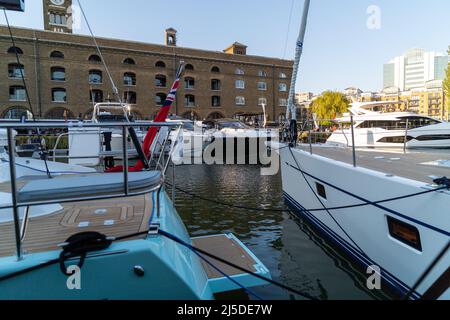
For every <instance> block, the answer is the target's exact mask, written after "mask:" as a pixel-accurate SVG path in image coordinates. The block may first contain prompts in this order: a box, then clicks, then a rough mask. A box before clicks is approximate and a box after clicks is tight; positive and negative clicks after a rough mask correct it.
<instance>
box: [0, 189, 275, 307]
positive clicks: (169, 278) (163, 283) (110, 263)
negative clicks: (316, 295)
mask: <svg viewBox="0 0 450 320" xmlns="http://www.w3.org/2000/svg"><path fill="white" fill-rule="evenodd" d="M153 196H154V197H156V193H155V194H154V195H153ZM154 210H155V209H154ZM155 211H156V210H155ZM154 223H159V224H160V228H161V230H164V231H166V232H169V233H171V234H173V235H175V236H176V237H178V238H180V239H181V240H183V241H184V242H187V243H192V240H191V238H190V237H189V234H188V232H187V230H186V228H185V226H184V224H183V222H182V220H181V218H180V217H179V215H178V213H177V212H176V210H175V208H174V207H173V204H172V202H171V201H170V199H169V198H168V197H167V195H166V193H165V192H161V193H160V218H159V219H158V218H157V216H156V212H154V214H153V218H152V221H149V225H150V224H154ZM228 237H230V238H233V239H235V240H236V241H238V240H237V239H236V238H235V237H234V236H232V235H228ZM239 244H240V245H241V247H242V248H243V249H244V250H245V251H246V252H247V253H248V254H249V255H251V256H252V257H253V258H254V261H256V264H255V266H254V268H255V270H257V273H258V274H259V275H262V276H265V277H268V278H270V272H269V270H268V269H267V268H266V267H265V266H264V264H263V263H262V262H261V261H260V260H258V258H256V257H255V256H254V255H253V254H252V253H251V252H250V250H249V249H248V248H246V247H245V246H244V245H243V244H242V243H241V242H239ZM213 253H214V252H213ZM59 254H60V252H59V251H51V252H44V253H36V254H29V255H25V257H24V259H23V260H21V261H17V258H16V257H5V258H0V277H2V276H5V275H8V274H11V273H14V272H17V271H20V270H24V269H27V268H30V267H33V266H35V265H38V264H41V263H44V262H46V261H50V260H53V259H56V258H58V257H59ZM77 262H78V261H77V260H74V261H68V262H67V266H70V265H75V264H76V263H77ZM136 267H138V269H139V270H140V271H141V272H140V273H137V272H135V271H136ZM232 278H233V279H235V280H236V281H238V282H239V283H240V284H242V285H243V286H246V287H253V286H260V285H265V284H267V283H265V282H264V281H262V280H260V279H257V278H255V277H254V276H251V275H249V274H239V275H234V276H232ZM70 280H71V279H70V278H68V277H67V276H66V275H64V274H63V273H62V272H61V270H60V267H59V265H53V266H50V267H46V268H43V269H41V270H37V271H33V272H30V273H27V274H24V275H20V276H17V277H14V278H12V279H9V280H4V281H0V299H1V300H36V299H38V300H199V299H200V300H211V299H214V294H216V293H220V292H226V291H231V290H236V289H240V287H239V286H237V285H236V284H235V283H233V282H232V281H230V280H229V279H228V278H226V277H224V278H216V279H208V275H207V273H206V271H205V270H204V267H203V265H202V261H201V260H200V258H199V257H198V256H197V255H196V254H195V253H194V252H192V251H191V250H190V249H188V248H186V247H184V246H181V245H179V244H177V243H175V242H173V241H172V240H170V239H168V238H165V237H162V236H160V235H155V236H148V237H147V238H146V239H142V240H133V241H124V242H117V243H113V244H112V245H111V246H110V247H109V248H108V249H106V250H104V251H100V252H95V253H92V254H90V255H88V258H87V259H86V262H85V264H84V266H83V268H82V269H81V272H80V281H79V284H80V288H77V289H72V290H71V289H69V287H70V286H68V281H70Z"/></svg>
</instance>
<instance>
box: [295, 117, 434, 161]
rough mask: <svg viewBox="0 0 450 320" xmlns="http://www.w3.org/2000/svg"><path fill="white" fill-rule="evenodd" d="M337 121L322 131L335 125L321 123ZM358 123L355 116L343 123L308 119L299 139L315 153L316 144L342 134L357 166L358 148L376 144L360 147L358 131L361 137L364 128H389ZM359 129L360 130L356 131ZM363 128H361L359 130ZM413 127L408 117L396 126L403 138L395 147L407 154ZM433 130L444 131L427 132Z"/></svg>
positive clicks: (310, 151) (331, 120) (331, 121)
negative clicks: (359, 126) (359, 124)
mask: <svg viewBox="0 0 450 320" xmlns="http://www.w3.org/2000/svg"><path fill="white" fill-rule="evenodd" d="M325 122H326V123H335V126H334V130H328V131H322V130H321V129H323V128H324V127H328V128H330V127H333V126H330V125H320V124H321V123H325ZM356 123H357V121H355V120H354V118H353V116H350V122H348V123H345V125H344V124H342V123H336V120H335V119H315V120H312V119H307V120H305V121H304V122H303V123H302V124H301V128H300V129H299V137H298V141H303V142H304V143H305V144H307V145H308V149H309V153H311V154H313V152H314V145H317V144H319V143H322V144H323V143H326V141H327V140H328V139H329V138H330V137H331V135H339V134H341V135H342V136H343V137H344V139H345V143H344V144H343V146H344V145H345V146H346V147H347V148H351V150H352V163H353V166H354V167H356V166H357V148H367V147H370V148H372V147H375V146H369V145H368V146H359V147H358V143H357V139H356V137H355V136H356V133H357V135H358V136H359V137H360V136H361V135H363V134H364V133H362V132H360V131H361V130H363V129H366V130H371V129H381V130H383V129H384V130H388V129H386V128H381V127H380V128H378V127H375V128H356ZM317 127H318V128H317ZM357 129H358V132H357V131H356V130H357ZM359 129H361V130H359ZM411 129H414V127H413V128H411V125H410V122H409V120H408V119H406V121H405V126H404V127H402V128H401V127H396V128H395V130H396V131H398V133H399V134H401V135H402V139H401V143H398V146H396V147H395V148H399V149H400V148H402V150H403V153H404V154H406V153H407V149H408V142H409V132H410V130H411ZM430 131H431V132H432V131H436V132H442V131H443V130H437V129H436V130H427V132H430ZM388 133H389V134H390V135H389V136H388V137H391V135H392V134H393V133H395V132H393V130H392V129H391V130H390V131H389V132H388ZM305 134H307V137H305ZM371 134H373V133H367V135H368V136H369V135H371ZM305 138H307V140H306V142H305ZM393 143H394V142H391V144H393ZM384 147H385V148H386V147H393V146H392V145H391V146H384Z"/></svg>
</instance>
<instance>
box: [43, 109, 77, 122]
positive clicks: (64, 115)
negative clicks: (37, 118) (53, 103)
mask: <svg viewBox="0 0 450 320" xmlns="http://www.w3.org/2000/svg"><path fill="white" fill-rule="evenodd" d="M44 118H45V119H48V120H61V119H75V116H74V114H73V113H72V112H71V111H70V110H67V109H66V108H53V109H51V110H50V111H49V112H47V113H46V114H45V116H44Z"/></svg>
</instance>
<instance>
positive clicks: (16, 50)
mask: <svg viewBox="0 0 450 320" xmlns="http://www.w3.org/2000/svg"><path fill="white" fill-rule="evenodd" d="M8 53H11V54H16V53H17V54H23V50H22V49H20V48H19V47H10V48H9V49H8Z"/></svg>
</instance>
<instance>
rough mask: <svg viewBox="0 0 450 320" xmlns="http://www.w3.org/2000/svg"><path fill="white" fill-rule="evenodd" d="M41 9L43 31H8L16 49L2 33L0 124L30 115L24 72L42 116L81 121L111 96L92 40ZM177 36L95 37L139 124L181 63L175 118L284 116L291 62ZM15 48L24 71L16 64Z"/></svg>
mask: <svg viewBox="0 0 450 320" xmlns="http://www.w3.org/2000/svg"><path fill="white" fill-rule="evenodd" d="M49 1H50V0H49ZM44 4H45V6H44V17H46V14H47V15H48V16H50V15H52V17H51V18H48V17H47V18H46V19H45V29H46V30H45V31H42V30H32V29H24V28H13V30H12V31H13V35H14V37H15V41H16V47H17V49H14V48H13V47H12V43H11V40H10V38H9V33H8V30H7V28H6V27H0V57H1V58H0V88H1V91H0V117H1V118H18V117H20V116H21V115H23V114H24V113H25V112H27V109H28V103H27V99H26V94H25V92H24V88H23V82H22V78H21V72H20V69H21V68H22V69H23V72H24V75H25V81H26V84H27V87H28V90H29V96H30V99H31V103H32V107H33V112H34V114H35V115H36V116H37V117H39V118H45V119H61V118H63V117H64V116H66V117H69V118H77V117H78V116H79V115H80V114H81V115H82V116H83V117H86V116H89V114H90V113H91V111H92V104H93V101H95V102H101V101H105V100H108V99H109V98H113V95H112V89H111V84H110V81H109V78H108V76H107V73H106V70H105V69H104V67H103V64H102V62H101V59H100V57H99V56H98V54H97V51H96V48H95V46H94V43H93V40H92V38H91V37H88V36H81V35H74V34H71V30H70V29H67V30H66V29H62V28H59V27H58V28H56V27H54V25H55V24H64V23H67V22H66V21H67V19H59V20H56V19H55V13H54V10H57V9H59V8H58V6H56V7H55V8H53V9H52V6H53V4H52V3H51V2H47V1H46V2H45V3H44ZM66 4H67V1H66ZM49 21H52V22H53V23H50V22H49ZM50 30H51V31H50ZM176 36H177V34H176V30H174V29H167V30H166V45H155V44H147V43H140V42H133V41H122V40H115V39H104V38H98V39H97V41H98V43H99V46H100V48H101V51H102V54H103V56H104V59H105V62H106V64H107V65H108V68H109V69H110V71H111V73H112V77H113V79H114V81H115V82H116V84H117V86H118V89H119V91H120V94H121V96H122V98H123V100H124V101H125V102H128V103H130V104H132V105H133V107H132V110H133V113H134V114H135V115H136V117H137V118H141V119H152V118H153V117H154V115H155V114H156V113H157V112H158V109H159V106H160V105H161V104H162V101H163V100H164V98H165V95H166V93H167V91H168V89H169V87H170V85H171V83H172V81H173V79H174V73H175V70H176V68H177V66H178V64H179V62H180V61H181V60H183V61H185V63H186V69H187V70H186V72H185V74H184V75H183V81H182V86H181V88H180V90H179V93H178V96H177V103H176V104H175V105H174V107H173V110H172V113H174V114H178V115H180V116H183V117H186V118H191V119H193V118H195V119H199V120H201V119H207V118H222V117H234V116H237V115H241V114H254V115H261V114H262V106H261V105H262V104H263V103H264V104H266V112H267V114H268V118H269V119H270V120H275V121H277V120H278V119H279V117H283V115H284V114H285V112H286V110H285V107H286V104H287V98H288V91H289V85H290V78H291V74H292V66H293V62H292V61H289V60H281V59H274V58H267V57H258V56H250V55H247V54H246V46H245V45H242V44H240V43H234V44H233V45H231V46H230V47H229V48H227V49H226V50H224V51H223V52H216V51H205V50H198V49H190V48H181V47H178V46H177V37H176ZM15 50H17V52H18V53H19V56H20V61H21V64H22V66H21V65H18V64H17V62H16V56H15Z"/></svg>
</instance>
